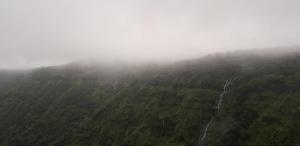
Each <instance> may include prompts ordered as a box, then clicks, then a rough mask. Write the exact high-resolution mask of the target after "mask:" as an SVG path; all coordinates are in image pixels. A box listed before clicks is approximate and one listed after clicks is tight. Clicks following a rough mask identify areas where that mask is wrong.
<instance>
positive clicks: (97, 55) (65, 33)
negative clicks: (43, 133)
mask: <svg viewBox="0 0 300 146" xmlns="http://www.w3.org/2000/svg"><path fill="white" fill-rule="evenodd" d="M299 26H300V1H299V0H0V68H19V67H36V66H41V65H55V64H61V63H66V62H71V61H77V60H87V59H91V60H99V61H136V62H137V61H176V60H182V59H188V58H195V57H199V56H203V55H206V54H209V53H214V52H220V51H226V50H236V49H248V48H261V47H273V46H293V45H299V43H298V42H300V27H299Z"/></svg>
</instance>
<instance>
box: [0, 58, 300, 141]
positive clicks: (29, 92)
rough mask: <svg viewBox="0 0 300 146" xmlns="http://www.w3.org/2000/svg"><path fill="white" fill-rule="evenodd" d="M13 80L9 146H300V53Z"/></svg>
mask: <svg viewBox="0 0 300 146" xmlns="http://www.w3.org/2000/svg"><path fill="white" fill-rule="evenodd" d="M250 54H251V53H250ZM6 76H7V74H3V73H2V74H1V73H0V83H2V84H1V88H0V145H1V146H23V145H24V146H25V145H30V146H41V145H43V146H61V145H64V146H65V145H67V146H68V145H69V146H94V145H99V146H154V145H156V146H196V145H205V146H228V145H230V146H253V145H255V146H266V145H272V146H283V145H284V146H295V145H299V144H300V142H299V140H300V125H299V121H300V117H299V115H300V107H299V105H300V98H299V97H300V54H299V53H294V54H292V55H291V54H285V55H278V54H277V55H275V56H271V55H258V54H257V53H253V54H251V55H249V53H240V52H239V53H229V54H228V53H227V54H223V55H216V56H212V57H206V58H204V59H198V60H190V61H186V62H179V63H177V64H173V65H162V66H155V65H154V66H151V67H149V66H147V67H142V66H139V67H132V66H128V67H122V68H117V67H115V68H113V69H112V68H105V67H97V66H89V67H84V66H76V67H74V65H72V66H68V65H67V66H60V67H48V68H40V69H35V70H32V71H27V72H22V73H16V74H15V75H14V76H10V78H6ZM1 81H2V82H1Z"/></svg>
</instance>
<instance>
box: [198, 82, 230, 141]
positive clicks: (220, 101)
mask: <svg viewBox="0 0 300 146" xmlns="http://www.w3.org/2000/svg"><path fill="white" fill-rule="evenodd" d="M230 83H231V80H226V82H225V84H224V86H223V92H222V93H221V94H220V97H219V100H218V104H217V112H219V111H220V109H221V107H222V102H223V98H224V95H225V94H226V92H227V88H228V86H229V85H230ZM213 120H214V116H212V117H211V118H210V120H209V122H208V123H207V124H206V126H205V129H204V133H203V135H202V136H200V138H199V142H198V145H199V146H201V144H202V143H203V141H204V140H205V138H206V135H207V130H208V129H209V127H210V125H211V123H212V122H213Z"/></svg>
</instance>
